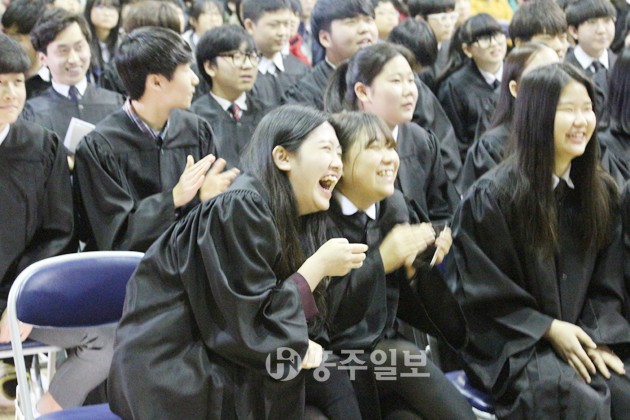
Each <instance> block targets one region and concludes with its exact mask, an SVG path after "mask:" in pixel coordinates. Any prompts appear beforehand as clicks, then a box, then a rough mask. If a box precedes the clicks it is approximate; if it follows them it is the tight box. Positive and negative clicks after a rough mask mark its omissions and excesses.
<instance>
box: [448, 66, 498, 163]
mask: <svg viewBox="0 0 630 420" xmlns="http://www.w3.org/2000/svg"><path fill="white" fill-rule="evenodd" d="M438 98H439V100H440V103H441V104H442V106H443V107H444V111H446V115H448V118H449V119H450V120H451V123H452V124H453V128H454V129H455V135H456V136H457V140H458V142H459V155H460V159H461V161H462V162H463V161H465V159H466V152H467V151H468V148H469V147H470V146H471V145H472V143H473V141H474V140H475V139H476V138H477V137H479V136H480V135H481V134H483V132H484V131H486V128H487V127H488V126H489V125H490V118H491V117H492V113H493V112H494V108H495V106H496V102H497V99H498V98H499V88H498V87H497V88H496V89H495V88H493V87H492V86H490V85H489V84H488V83H486V80H485V79H484V78H483V76H482V75H481V73H480V72H479V69H478V68H477V65H476V64H475V63H474V61H472V60H468V62H467V63H466V64H464V66H463V67H461V68H460V69H459V70H457V71H456V72H455V73H453V74H451V75H450V76H449V77H448V78H446V80H444V81H443V82H442V84H441V85H440V88H439V93H438Z"/></svg>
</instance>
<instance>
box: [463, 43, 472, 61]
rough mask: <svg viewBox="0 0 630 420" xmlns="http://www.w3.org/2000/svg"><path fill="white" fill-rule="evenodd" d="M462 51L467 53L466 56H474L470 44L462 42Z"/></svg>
mask: <svg viewBox="0 0 630 420" xmlns="http://www.w3.org/2000/svg"><path fill="white" fill-rule="evenodd" d="M462 51H463V52H464V55H466V57H468V58H472V51H470V46H469V45H468V44H466V43H463V44H462Z"/></svg>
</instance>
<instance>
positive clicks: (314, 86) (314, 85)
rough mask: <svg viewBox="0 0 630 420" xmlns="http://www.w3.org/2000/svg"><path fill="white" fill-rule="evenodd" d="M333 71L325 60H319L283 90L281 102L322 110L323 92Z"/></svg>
mask: <svg viewBox="0 0 630 420" xmlns="http://www.w3.org/2000/svg"><path fill="white" fill-rule="evenodd" d="M334 71H335V70H334V69H333V68H332V67H331V66H330V64H328V63H327V62H326V60H322V61H320V62H319V63H317V65H315V66H314V67H313V68H312V69H310V70H309V72H308V73H306V74H305V75H304V76H303V77H302V79H301V80H300V81H298V82H297V83H296V84H294V85H293V86H291V87H290V88H288V89H287V90H286V91H285V92H284V95H283V96H282V103H283V104H300V105H306V106H311V107H313V108H316V109H319V110H323V109H324V93H325V92H326V87H327V86H328V80H329V79H330V77H331V76H332V74H333V73H334Z"/></svg>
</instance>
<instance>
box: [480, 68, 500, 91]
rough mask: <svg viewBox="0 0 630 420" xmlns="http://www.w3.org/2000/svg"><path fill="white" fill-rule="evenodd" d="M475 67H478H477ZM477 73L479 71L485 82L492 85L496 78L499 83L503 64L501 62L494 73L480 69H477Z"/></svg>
mask: <svg viewBox="0 0 630 420" xmlns="http://www.w3.org/2000/svg"><path fill="white" fill-rule="evenodd" d="M477 68H478V69H479V67H477ZM479 73H481V75H482V76H483V79H484V80H485V81H486V83H487V84H489V85H490V86H492V84H493V83H494V81H495V80H498V81H499V83H500V82H501V78H502V77H503V64H501V67H499V70H497V72H496V73H490V72H489V71H485V70H481V69H479Z"/></svg>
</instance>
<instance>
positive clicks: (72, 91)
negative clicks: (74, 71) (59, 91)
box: [68, 85, 81, 105]
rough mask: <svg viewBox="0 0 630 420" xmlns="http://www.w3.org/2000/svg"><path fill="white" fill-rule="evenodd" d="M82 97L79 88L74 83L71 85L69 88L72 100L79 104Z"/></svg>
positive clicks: (69, 96) (69, 95)
mask: <svg viewBox="0 0 630 420" xmlns="http://www.w3.org/2000/svg"><path fill="white" fill-rule="evenodd" d="M80 97H81V94H80V93H79V89H77V87H76V86H74V85H73V86H70V89H68V98H70V100H71V101H72V102H74V103H75V105H78V104H79V98H80Z"/></svg>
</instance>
